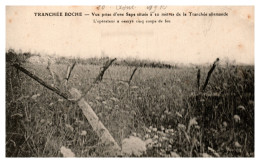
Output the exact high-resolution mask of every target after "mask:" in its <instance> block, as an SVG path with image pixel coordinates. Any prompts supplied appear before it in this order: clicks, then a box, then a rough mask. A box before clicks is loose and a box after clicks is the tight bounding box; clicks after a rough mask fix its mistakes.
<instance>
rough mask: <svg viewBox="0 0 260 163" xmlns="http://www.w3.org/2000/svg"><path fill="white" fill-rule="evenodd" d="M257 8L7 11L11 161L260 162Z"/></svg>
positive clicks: (15, 8) (8, 8) (31, 8)
mask: <svg viewBox="0 0 260 163" xmlns="http://www.w3.org/2000/svg"><path fill="white" fill-rule="evenodd" d="M254 10H255V8H254V6H171V5H169V6H167V5H147V6H135V5H117V6H116V5H115V6H112V5H111V6H109V5H107V6H106V5H99V6H13V5H7V6H5V14H6V15H5V26H6V30H5V32H6V33H5V34H6V37H5V42H6V44H5V157H8V158H10V157H15V158H17V157H18V158H20V157H41V158H42V157H44V158H45V157H88V158H89V157H91V158H92V157H95V158H96V157H102V158H104V157H124V158H125V157H138V158H139V157H145V158H150V157H151V158H166V157H167V158H168V157H169V158H176V157H178V158H209V157H213V158H219V157H220V158H227V157H228V158H229V157H236V158H237V157H239V158H241V157H246V158H248V157H249V158H254V157H255V54H254V48H255V40H254V39H255V38H254V37H255V36H254V35H255V33H254V30H255V28H254V26H255V14H254Z"/></svg>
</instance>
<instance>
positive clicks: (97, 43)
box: [6, 6, 254, 64]
mask: <svg viewBox="0 0 260 163" xmlns="http://www.w3.org/2000/svg"><path fill="white" fill-rule="evenodd" d="M35 12H63V15H64V12H82V13H83V14H90V15H89V16H81V17H65V16H56V17H39V16H35V15H34V13H35ZM93 12H95V13H100V14H101V13H111V14H113V13H114V12H117V13H119V12H121V13H126V12H131V13H139V12H142V13H144V12H146V13H149V12H148V10H147V9H146V7H145V6H142V7H136V8H135V9H134V10H129V11H125V10H124V11H122V10H116V9H115V7H108V6H107V7H106V8H105V9H104V10H100V9H99V10H98V9H97V8H96V7H94V6H93V7H76V6H74V7H7V8H6V49H9V48H14V49H15V50H19V49H21V50H22V51H31V52H39V53H41V54H49V55H51V54H56V55H61V56H80V57H93V56H102V55H106V56H110V57H121V58H124V57H137V58H139V59H152V60H161V61H168V62H175V63H176V62H177V63H207V62H213V61H214V60H215V59H216V58H217V57H219V58H221V59H224V58H229V60H236V62H238V63H247V64H253V63H254V8H253V7H170V6H168V7H167V8H166V9H165V10H157V11H156V12H157V13H175V14H176V12H180V13H182V12H186V13H188V12H195V13H197V12H207V13H208V12H227V13H228V15H229V16H226V17H209V16H207V17H203V16H200V17H194V16H188V15H187V16H186V17H184V16H181V17H177V16H173V17H155V16H153V17H151V16H148V17H137V16H135V17H132V18H130V17H127V16H122V17H113V16H111V17H103V18H102V17H98V16H96V17H94V16H91V13H93ZM94 19H95V20H120V21H121V20H134V21H136V20H144V21H146V20H157V21H158V20H159V19H161V20H163V21H164V20H165V19H168V20H170V21H171V23H160V24H159V23H156V24H147V23H146V24H136V23H134V24H123V23H114V24H97V23H93V20H94Z"/></svg>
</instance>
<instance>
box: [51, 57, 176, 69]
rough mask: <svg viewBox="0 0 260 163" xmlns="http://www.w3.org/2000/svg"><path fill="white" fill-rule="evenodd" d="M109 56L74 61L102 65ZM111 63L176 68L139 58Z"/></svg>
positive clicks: (64, 59) (64, 60) (59, 60)
mask: <svg viewBox="0 0 260 163" xmlns="http://www.w3.org/2000/svg"><path fill="white" fill-rule="evenodd" d="M109 59H111V58H109V57H100V58H98V57H92V58H76V62H77V63H78V64H83V65H84V64H89V65H103V64H104V63H105V62H106V61H108V60H109ZM68 61H69V62H72V61H75V59H71V58H66V57H58V58H57V60H56V63H57V64H64V63H67V62H68ZM113 65H115V66H137V67H150V68H168V69H171V68H177V66H176V65H170V64H166V63H163V62H160V61H150V60H139V59H132V58H128V59H118V60H116V61H115V62H114V63H113Z"/></svg>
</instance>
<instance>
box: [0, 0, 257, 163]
mask: <svg viewBox="0 0 260 163" xmlns="http://www.w3.org/2000/svg"><path fill="white" fill-rule="evenodd" d="M133 4H134V5H179V6H182V5H188V6H193V5H195V6H200V5H206V6H207V5H213V6H214V5H217V6H224V5H230V6H243V5H246V6H248V5H250V6H252V5H253V6H255V94H256V97H255V158H253V159H252V158H243V159H236V158H232V160H228V159H222V158H221V159H210V160H209V159H200V158H195V159H187V158H181V159H174V160H173V158H171V159H158V158H153V159H150V158H142V159H135V158H131V159H123V160H121V159H113V158H110V159H100V158H99V159H96V158H95V159H94V158H87V160H86V158H84V159H76V160H75V159H62V160H61V159H58V160H57V159H49V158H48V160H47V161H62V162H64V161H65V162H71V161H84V162H86V161H87V162H94V161H95V162H96V161H109V162H122V161H123V162H125V161H127V162H136V161H140V162H141V161H142V162H143V161H145V162H146V161H149V162H150V161H152V162H158V161H163V162H173V161H179V162H183V161H185V162H186V161H191V162H193V161H199V162H201V161H202V162H203V161H205V162H209V161H210V162H212V161H213V162H222V161H234V162H247V161H250V162H251V161H252V162H256V161H258V162H259V160H258V158H259V150H258V147H259V141H258V140H259V126H258V124H259V119H258V116H259V111H258V108H259V106H260V105H259V102H258V101H259V100H260V99H259V89H260V88H259V85H257V84H256V83H259V82H260V80H259V74H258V72H259V66H258V64H257V63H259V62H260V58H259V56H258V55H260V54H259V37H258V36H259V30H256V29H259V28H260V26H259V22H258V21H257V20H259V9H260V6H259V4H258V0H178V1H177V0H176V1H170V0H164V1H159V0H158V1H155V0H128V1H123V0H109V1H105V0H93V1H79V0H63V1H57V0H45V1H37V0H23V1H21V0H0V22H1V26H0V32H1V33H0V36H1V38H0V41H1V44H0V51H1V55H0V66H1V67H0V75H1V79H0V83H1V84H0V89H1V90H2V92H1V94H0V97H1V98H0V100H1V102H0V103H1V109H0V110H1V112H0V115H1V119H0V124H1V130H0V131H1V132H0V159H1V160H0V161H1V162H5V161H6V162H7V161H8V162H19V163H20V162H21V161H26V162H28V161H29V162H35V161H40V162H45V161H46V159H37V160H35V159H22V160H21V159H10V158H5V6H6V5H16V6H20V5H22V6H26V5H29V6H34V5H57V6H60V5H90V6H91V5H133ZM3 131H4V132H3ZM234 159H235V160H234Z"/></svg>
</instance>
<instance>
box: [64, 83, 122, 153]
mask: <svg viewBox="0 0 260 163" xmlns="http://www.w3.org/2000/svg"><path fill="white" fill-rule="evenodd" d="M69 92H70V94H71V96H72V97H73V98H75V99H78V98H80V97H81V96H82V95H81V93H80V91H78V90H77V89H75V88H72V89H70V90H69ZM78 106H79V107H80V109H81V110H82V112H83V114H84V115H85V117H86V118H87V120H88V122H89V123H90V125H91V126H92V128H93V130H94V131H95V132H96V134H97V135H98V137H99V138H100V140H101V142H102V143H104V144H105V145H107V146H108V147H110V148H111V151H112V152H115V153H118V152H120V151H121V148H120V147H119V146H118V144H117V142H116V141H115V140H114V138H113V137H112V135H111V134H110V133H109V131H108V130H107V128H106V127H105V126H104V125H103V123H102V122H101V121H100V120H99V118H98V116H97V115H96V113H95V112H94V111H93V109H92V108H91V106H90V105H89V104H88V103H87V102H86V101H85V99H84V98H81V99H80V100H79V101H78Z"/></svg>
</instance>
